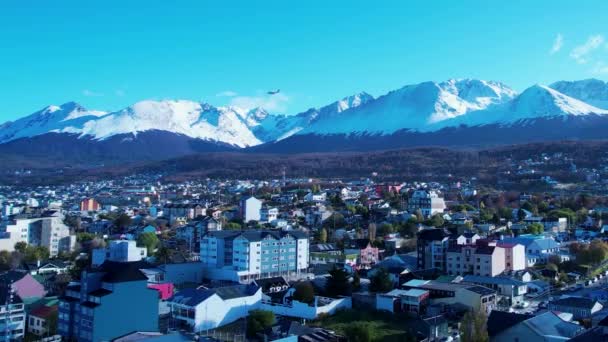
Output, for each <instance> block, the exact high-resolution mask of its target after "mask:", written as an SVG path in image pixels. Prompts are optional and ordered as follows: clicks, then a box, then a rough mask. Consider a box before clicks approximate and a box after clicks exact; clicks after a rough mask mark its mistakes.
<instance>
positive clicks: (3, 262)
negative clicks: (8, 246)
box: [0, 250, 11, 271]
mask: <svg viewBox="0 0 608 342" xmlns="http://www.w3.org/2000/svg"><path fill="white" fill-rule="evenodd" d="M10 268H11V253H10V252H9V251H7V250H2V251H0V270H1V271H6V270H9V269H10Z"/></svg>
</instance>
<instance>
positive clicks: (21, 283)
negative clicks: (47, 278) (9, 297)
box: [0, 271, 46, 300]
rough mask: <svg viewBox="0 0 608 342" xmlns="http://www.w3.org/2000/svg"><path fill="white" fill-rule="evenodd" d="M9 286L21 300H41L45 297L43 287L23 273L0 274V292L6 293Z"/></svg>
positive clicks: (30, 276) (29, 275) (9, 272)
mask: <svg viewBox="0 0 608 342" xmlns="http://www.w3.org/2000/svg"><path fill="white" fill-rule="evenodd" d="M9 284H10V287H11V289H12V291H13V292H14V294H16V295H18V296H19V298H21V299H22V300H27V299H33V298H42V297H44V296H45V295H46V290H45V288H44V286H43V285H42V284H41V283H40V282H39V281H38V280H36V278H34V277H33V276H32V275H31V274H29V273H27V272H24V271H7V272H4V273H2V274H0V291H1V292H6V291H7V289H8V286H9Z"/></svg>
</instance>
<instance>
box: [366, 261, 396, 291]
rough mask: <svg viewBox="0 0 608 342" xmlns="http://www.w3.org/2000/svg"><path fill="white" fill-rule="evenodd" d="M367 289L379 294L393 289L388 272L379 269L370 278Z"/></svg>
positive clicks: (382, 268)
mask: <svg viewBox="0 0 608 342" xmlns="http://www.w3.org/2000/svg"><path fill="white" fill-rule="evenodd" d="M369 289H370V291H372V292H381V293H385V292H388V291H390V290H392V289H393V281H392V280H391V277H390V275H389V273H388V271H387V270H386V269H385V268H384V267H381V268H379V269H378V270H377V271H376V273H375V274H374V275H373V276H372V277H371V279H370V284H369Z"/></svg>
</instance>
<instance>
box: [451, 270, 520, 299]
mask: <svg viewBox="0 0 608 342" xmlns="http://www.w3.org/2000/svg"><path fill="white" fill-rule="evenodd" d="M462 282H463V283H469V284H475V285H481V286H484V287H487V288H489V289H493V290H495V291H496V292H497V293H498V295H499V296H502V297H505V298H506V299H507V301H508V303H509V304H510V305H514V304H516V303H520V302H523V301H524V296H525V295H526V293H528V285H527V284H526V283H524V282H523V281H519V280H517V279H512V278H508V277H500V276H499V277H494V276H479V275H465V276H464V277H463V279H462Z"/></svg>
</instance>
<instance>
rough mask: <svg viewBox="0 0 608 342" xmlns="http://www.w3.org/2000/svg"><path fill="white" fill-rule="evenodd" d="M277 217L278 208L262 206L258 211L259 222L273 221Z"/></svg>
mask: <svg viewBox="0 0 608 342" xmlns="http://www.w3.org/2000/svg"><path fill="white" fill-rule="evenodd" d="M278 217H279V209H277V208H267V207H264V208H262V210H261V211H260V222H264V223H273V222H274V221H276V220H277V219H278Z"/></svg>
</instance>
